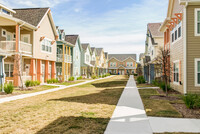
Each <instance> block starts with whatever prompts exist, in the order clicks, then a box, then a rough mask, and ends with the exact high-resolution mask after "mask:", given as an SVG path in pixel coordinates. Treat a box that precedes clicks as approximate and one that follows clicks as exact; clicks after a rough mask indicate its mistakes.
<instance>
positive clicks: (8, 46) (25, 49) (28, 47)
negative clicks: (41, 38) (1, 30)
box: [0, 41, 33, 55]
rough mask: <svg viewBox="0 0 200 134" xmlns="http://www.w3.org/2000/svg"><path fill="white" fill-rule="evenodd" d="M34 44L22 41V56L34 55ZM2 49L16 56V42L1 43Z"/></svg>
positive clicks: (20, 46) (20, 45)
mask: <svg viewBox="0 0 200 134" xmlns="http://www.w3.org/2000/svg"><path fill="white" fill-rule="evenodd" d="M32 48H33V47H32V44H29V43H25V42H22V41H20V44H19V49H20V50H19V52H20V53H22V54H28V55H32ZM0 49H1V50H2V51H6V52H7V53H11V54H14V53H15V52H16V41H0Z"/></svg>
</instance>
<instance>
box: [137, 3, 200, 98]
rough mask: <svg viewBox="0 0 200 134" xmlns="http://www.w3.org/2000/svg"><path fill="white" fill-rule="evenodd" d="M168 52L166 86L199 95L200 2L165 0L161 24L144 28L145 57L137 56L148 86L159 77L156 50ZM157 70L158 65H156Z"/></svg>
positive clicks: (143, 55) (142, 55) (184, 92)
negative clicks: (145, 37) (167, 80)
mask: <svg viewBox="0 0 200 134" xmlns="http://www.w3.org/2000/svg"><path fill="white" fill-rule="evenodd" d="M158 46H162V47H163V49H164V50H169V51H170V54H169V60H168V63H169V64H170V71H169V74H168V75H170V80H169V82H170V86H171V87H172V88H173V89H175V90H177V91H179V92H181V93H183V94H186V93H200V1H199V0H169V4H168V11H167V16H166V19H165V20H164V22H162V23H153V24H148V26H147V40H146V46H145V48H146V50H145V53H143V54H140V64H141V68H142V71H143V75H144V77H145V79H146V81H147V82H148V83H151V82H152V80H154V79H158V78H159V77H161V74H160V72H158V73H157V72H156V68H157V67H156V66H157V65H156V64H153V63H154V57H156V56H157V55H158V53H157V50H156V49H157V48H158ZM158 66H159V65H158Z"/></svg>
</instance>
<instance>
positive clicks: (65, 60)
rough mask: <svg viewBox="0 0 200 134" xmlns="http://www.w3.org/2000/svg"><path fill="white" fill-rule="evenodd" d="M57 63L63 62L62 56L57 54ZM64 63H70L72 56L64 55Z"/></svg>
mask: <svg viewBox="0 0 200 134" xmlns="http://www.w3.org/2000/svg"><path fill="white" fill-rule="evenodd" d="M56 61H57V62H63V54H57V59H56ZM64 62H66V63H72V56H71V55H67V54H65V55H64Z"/></svg>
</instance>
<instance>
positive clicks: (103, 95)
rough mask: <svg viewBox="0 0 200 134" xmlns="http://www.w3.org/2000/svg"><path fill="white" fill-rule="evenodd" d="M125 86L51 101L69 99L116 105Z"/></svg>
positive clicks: (70, 100)
mask: <svg viewBox="0 0 200 134" xmlns="http://www.w3.org/2000/svg"><path fill="white" fill-rule="evenodd" d="M122 91H123V88H112V89H105V90H102V91H101V92H98V93H93V94H88V95H83V96H75V97H63V98H59V99H51V100H49V101H67V102H79V103H87V104H109V105H116V104H117V102H118V100H119V97H120V95H121V94H122Z"/></svg>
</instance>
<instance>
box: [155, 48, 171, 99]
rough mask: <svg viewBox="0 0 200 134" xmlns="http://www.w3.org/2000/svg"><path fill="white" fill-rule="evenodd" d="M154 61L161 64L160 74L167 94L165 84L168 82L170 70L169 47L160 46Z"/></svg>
mask: <svg viewBox="0 0 200 134" xmlns="http://www.w3.org/2000/svg"><path fill="white" fill-rule="evenodd" d="M155 62H156V63H157V64H160V65H161V75H162V78H163V81H164V83H165V92H166V96H168V92H167V91H168V89H167V85H168V82H170V70H171V66H170V50H169V49H163V48H161V47H160V48H159V54H158V56H157V57H156V60H155Z"/></svg>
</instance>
